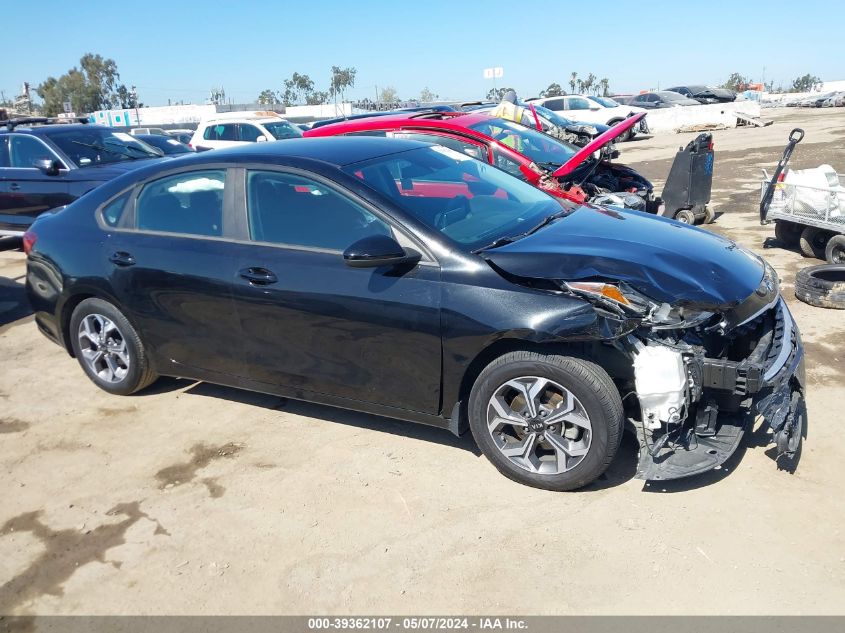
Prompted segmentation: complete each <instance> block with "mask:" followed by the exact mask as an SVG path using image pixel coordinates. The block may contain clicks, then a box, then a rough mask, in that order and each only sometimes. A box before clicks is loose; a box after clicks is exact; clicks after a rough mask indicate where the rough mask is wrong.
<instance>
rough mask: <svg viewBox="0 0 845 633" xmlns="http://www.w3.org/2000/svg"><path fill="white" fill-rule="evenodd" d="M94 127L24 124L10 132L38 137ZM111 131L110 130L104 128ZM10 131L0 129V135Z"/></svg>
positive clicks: (86, 125)
mask: <svg viewBox="0 0 845 633" xmlns="http://www.w3.org/2000/svg"><path fill="white" fill-rule="evenodd" d="M96 127H97V128H106V126H104V125H98V126H96ZM94 128H95V126H93V125H89V124H87V123H54V124H48V125H33V126H29V125H26V124H21V125H16V126H15V127H14V128H13V129H12V130H11V132H17V133H21V132H23V133H25V134H35V135H40V134H44V133H45V132H55V131H56V130H91V129H94ZM106 129H111V128H106ZM9 133H10V131H9V130H8V129H7V128H5V127H0V134H9Z"/></svg>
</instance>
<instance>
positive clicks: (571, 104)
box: [566, 97, 590, 110]
mask: <svg viewBox="0 0 845 633" xmlns="http://www.w3.org/2000/svg"><path fill="white" fill-rule="evenodd" d="M566 109H567V110H589V109H590V102H589V101H588V100H587V99H582V98H580V97H573V98H571V99H569V100H567V102H566Z"/></svg>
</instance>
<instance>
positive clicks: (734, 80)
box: [719, 73, 824, 93]
mask: <svg viewBox="0 0 845 633" xmlns="http://www.w3.org/2000/svg"><path fill="white" fill-rule="evenodd" d="M753 83H755V82H754V80H753V79H752V78H751V77H746V76H744V75H743V74H742V73H731V75H730V77H728V78H727V80H726V81H725V82H724V83H723V84H722V85H721V86H719V87H720V88H727V89H728V90H733V91H734V92H742V91H743V90H747V89H748V86H749V85H751V84H753ZM823 83H824V82H823V81H822V80H821V79H820V78H818V77H816V76H815V75H812V74H810V73H806V74H804V75H801V76H799V77H796V78H795V79H793V80H792V85H791V86H788V87H787V88H784V87H783V85H778V87H777V88H775V82H774V80H772V81H769V82H768V83H765V84H764V85H763V87H764V88H765V89H766V92H778V93H782V92H810V91H812V90H819V89H821V87H822V84H823Z"/></svg>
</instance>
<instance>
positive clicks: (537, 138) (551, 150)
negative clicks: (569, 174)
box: [469, 117, 578, 168]
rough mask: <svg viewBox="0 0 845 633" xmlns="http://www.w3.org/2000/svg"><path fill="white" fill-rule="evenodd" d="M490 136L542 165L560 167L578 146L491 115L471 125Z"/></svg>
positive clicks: (471, 127) (477, 130)
mask: <svg viewBox="0 0 845 633" xmlns="http://www.w3.org/2000/svg"><path fill="white" fill-rule="evenodd" d="M469 127H470V129H473V130H475V131H476V132H481V133H482V134H486V135H487V136H490V137H492V138H494V139H496V140H497V141H499V142H500V143H502V144H503V145H507V146H508V147H510V148H511V149H513V150H516V151H517V152H519V153H520V154H522V155H524V156H527V157H528V158H530V159H531V160H532V161H534V162H535V163H537V164H538V165H540V166H542V167H546V168H549V167H553V168H556V167H560V166H561V165H563V164H564V163H565V162H566V161H568V160H569V159H570V158H572V157H573V156H574V155H575V152H577V151H578V148H577V147H575V146H574V145H570V144H569V143H564V142H563V141H559V140H557V139H555V138H552V137H551V136H548V135H546V134H543V133H542V132H538V131H536V130H532V129H529V128H527V127H524V126H522V125H519V124H517V123H512V122H510V121H505V120H504V119H497V118H495V117H490V118H489V119H485V120H484V121H479V122H478V123H473V124H472V125H470V126H469Z"/></svg>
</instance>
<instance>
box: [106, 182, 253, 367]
mask: <svg viewBox="0 0 845 633" xmlns="http://www.w3.org/2000/svg"><path fill="white" fill-rule="evenodd" d="M228 187H229V185H228V182H227V170H226V169H202V170H193V171H187V172H182V173H179V174H176V175H171V176H166V177H164V178H160V179H158V180H154V181H151V182H149V183H146V184H145V185H143V186H142V188H141V189H140V192H139V193H138V195H137V198H136V199H135V200H134V204H132V202H133V201H131V200H130V203H129V205H128V207H129V208H128V211H127V212H126V213H127V214H128V220H126V221H124V222H117V224H118V225H119V226H118V227H117V228H118V230H116V231H114V232H113V233H111V234H110V236H109V238H108V240H107V241H106V244H105V246H104V252H103V257H105V258H106V259H107V260H108V265H109V266H110V267H111V271H112V273H111V277H110V280H111V286H112V288H113V289H114V292H115V294H116V295H117V299H118V301H119V302H120V303H121V304H122V305H124V306H125V307H126V308H127V310H126V312H127V314H131V315H132V319H133V321H134V325H135V326H136V327H137V328H138V330H139V333H140V335H141V339H142V340H143V341H144V343H145V345H147V347H148V348H149V349H150V350H151V351H152V352H153V354H154V357H155V359H156V364H157V367H156V369H157V370H158V371H159V372H160V373H163V374H169V375H177V376H190V377H197V376H198V371H197V370H199V372H200V373H202V375H200V376H199V377H208V379H209V380H213V379H214V378H215V377H216V376H217V377H219V379H220V381H221V382H226V378H225V377H226V376H242V375H243V373H244V370H243V355H242V353H241V346H240V345H239V343H238V340H239V334H240V333H239V328H240V324H239V322H238V318H237V314H236V312H235V309H234V304H233V302H232V296H231V285H232V279H233V277H234V274H235V270H236V261H235V255H234V250H235V249H236V246H235V245H234V244H232V243H231V242H230V241H229V240H228V239H227V236H228V235H229V234H230V233H231V227H230V222H231V220H230V215H231V214H230V213H229V209H230V208H231V202H230V198H231V195H227V193H228V192H229V189H228ZM111 217H114V215H112V214H111V212H110V210H109V209H108V206H107V207H106V209H104V210H103V219H104V221H106V222H107V223H109V222H110V220H109V218H111ZM127 224H128V226H127ZM120 225H123V226H120Z"/></svg>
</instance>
